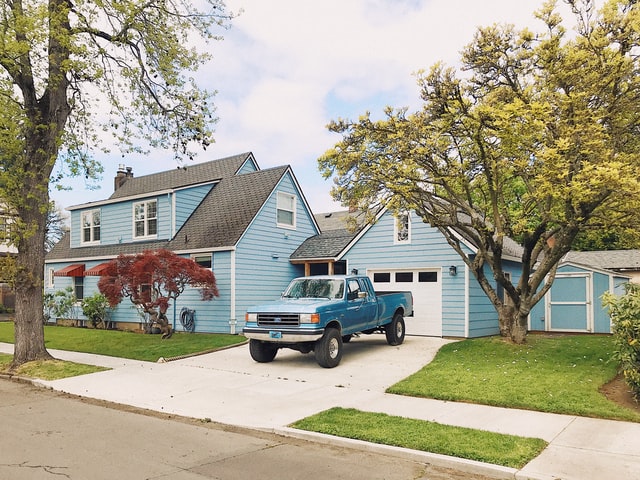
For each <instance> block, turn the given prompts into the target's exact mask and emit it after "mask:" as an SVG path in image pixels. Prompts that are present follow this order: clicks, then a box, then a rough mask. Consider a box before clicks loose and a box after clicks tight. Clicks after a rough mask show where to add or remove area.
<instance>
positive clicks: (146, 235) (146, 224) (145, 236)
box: [131, 199, 159, 240]
mask: <svg viewBox="0 0 640 480" xmlns="http://www.w3.org/2000/svg"><path fill="white" fill-rule="evenodd" d="M150 203H155V204H156V216H155V220H156V233H154V234H151V235H149V217H148V214H147V211H148V207H147V206H148V205H149V204H150ZM138 205H144V221H143V222H144V234H143V235H139V236H136V207H137V206H138ZM131 220H132V232H131V236H132V238H133V239H134V240H146V239H149V238H158V227H159V222H158V200H157V199H153V200H144V201H142V202H135V203H134V204H133V208H132V218H131Z"/></svg>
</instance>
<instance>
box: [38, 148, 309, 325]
mask: <svg viewBox="0 0 640 480" xmlns="http://www.w3.org/2000/svg"><path fill="white" fill-rule="evenodd" d="M69 210H70V211H71V228H70V231H69V232H68V233H67V234H66V235H65V236H64V237H63V239H62V240H61V241H60V242H59V243H58V244H57V245H56V246H55V247H54V248H53V249H52V250H51V252H49V253H48V254H47V257H46V261H45V292H54V291H56V290H60V289H65V288H67V287H72V288H73V289H74V291H75V294H76V297H77V298H78V299H82V298H84V297H88V296H91V295H93V294H94V293H96V292H97V291H98V289H97V283H98V279H99V276H100V272H101V270H102V269H103V268H104V266H105V264H106V263H107V262H108V261H109V260H111V259H113V258H115V257H116V256H118V255H119V254H133V253H139V252H142V251H144V250H157V249H161V248H166V249H169V250H172V251H174V252H176V253H178V254H179V255H182V256H185V257H190V258H192V259H194V260H195V261H196V262H198V263H199V264H201V265H202V266H206V267H207V268H212V270H213V272H214V274H215V277H216V281H217V285H218V289H219V291H220V296H219V297H218V298H215V299H214V300H212V301H207V302H205V301H201V300H200V298H199V294H198V291H197V290H195V289H194V290H187V291H185V292H184V293H183V294H182V295H181V296H180V297H179V298H178V299H177V302H176V304H175V305H174V306H173V312H172V311H171V310H170V311H169V312H168V316H169V318H170V320H171V314H173V322H174V325H175V326H177V327H178V328H177V330H180V324H179V322H177V320H178V317H179V312H180V310H181V309H182V308H183V307H186V308H189V309H192V310H195V311H196V314H195V329H196V331H198V332H230V333H237V332H239V331H240V330H241V327H242V324H243V323H244V313H245V311H246V309H247V307H249V306H250V305H253V304H255V303H256V302H262V301H267V300H271V299H273V298H275V297H277V296H278V295H279V294H280V293H281V292H282V290H283V289H284V288H285V287H286V285H287V284H288V282H289V280H290V279H291V278H293V277H295V276H298V275H302V274H303V273H304V271H303V268H302V267H301V266H299V265H294V264H292V263H290V262H289V256H290V255H291V253H293V251H294V250H295V249H296V248H298V246H299V245H300V244H301V243H302V242H303V241H304V240H305V239H307V238H309V237H310V236H313V235H316V234H318V233H319V232H320V230H319V228H318V225H317V223H316V222H315V220H314V217H313V215H312V214H311V210H310V208H309V205H308V204H307V201H306V200H305V197H304V195H303V194H302V192H301V190H300V186H299V185H298V182H297V180H296V178H295V176H294V174H293V172H292V170H291V168H290V167H289V166H281V167H276V168H270V169H266V170H261V169H260V168H259V166H258V164H257V162H256V161H255V159H254V157H253V154H251V153H244V154H241V155H236V156H232V157H228V158H223V159H219V160H214V161H211V162H205V163H201V164H194V165H189V166H187V167H185V168H179V169H174V170H171V171H166V172H160V173H157V174H152V175H146V176H142V177H134V175H133V172H132V171H131V169H130V168H125V167H124V166H121V167H120V168H119V170H118V173H117V175H116V178H115V182H114V193H113V194H112V195H111V196H110V197H109V198H108V199H106V200H103V201H98V202H92V203H86V204H82V205H76V206H74V207H71V208H69ZM76 315H77V317H78V318H79V319H80V320H82V319H83V317H82V315H81V313H80V312H76ZM111 319H112V321H114V322H115V323H116V324H117V326H118V327H119V328H123V329H126V328H129V329H137V328H139V326H140V323H141V318H140V315H139V313H138V311H137V310H136V309H135V308H134V307H133V305H132V304H131V303H130V302H129V301H128V300H127V299H124V300H123V301H122V303H121V304H120V305H118V307H117V308H116V309H115V311H114V312H113V314H112V318H111Z"/></svg>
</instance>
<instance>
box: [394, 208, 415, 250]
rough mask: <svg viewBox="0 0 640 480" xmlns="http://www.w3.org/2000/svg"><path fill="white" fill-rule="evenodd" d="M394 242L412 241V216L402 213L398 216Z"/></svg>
mask: <svg viewBox="0 0 640 480" xmlns="http://www.w3.org/2000/svg"><path fill="white" fill-rule="evenodd" d="M393 235H394V236H393V243H411V217H410V216H409V214H408V213H401V214H399V215H398V216H397V217H396V222H395V228H394V233H393Z"/></svg>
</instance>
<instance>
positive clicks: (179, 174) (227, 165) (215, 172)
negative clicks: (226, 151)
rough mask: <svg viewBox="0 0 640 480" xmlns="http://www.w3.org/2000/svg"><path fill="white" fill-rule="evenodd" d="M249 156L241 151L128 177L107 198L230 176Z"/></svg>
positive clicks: (184, 185) (140, 193) (128, 195)
mask: <svg viewBox="0 0 640 480" xmlns="http://www.w3.org/2000/svg"><path fill="white" fill-rule="evenodd" d="M251 156H252V155H251V153H250V152H247V153H241V154H239V155H234V156H232V157H226V158H221V159H219V160H213V161H210V162H204V163H196V164H193V165H191V164H189V165H186V168H176V169H175V170H167V171H165V172H159V173H152V174H150V175H143V176H142V177H132V178H128V179H127V181H126V182H124V184H123V185H122V186H121V187H120V188H118V189H117V190H116V191H115V192H113V194H112V195H111V196H110V197H109V199H110V200H111V199H117V198H124V197H130V196H133V195H142V194H145V193H153V192H158V191H161V190H167V189H171V188H180V187H186V186H188V185H195V184H198V183H204V182H210V181H213V180H220V179H222V178H227V177H231V176H233V175H235V174H236V172H237V171H238V170H239V169H240V167H242V165H244V163H245V162H246V161H247V159H248V158H250V157H251Z"/></svg>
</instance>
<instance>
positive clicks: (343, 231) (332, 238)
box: [291, 210, 364, 260]
mask: <svg viewBox="0 0 640 480" xmlns="http://www.w3.org/2000/svg"><path fill="white" fill-rule="evenodd" d="M314 217H315V219H316V223H317V224H318V226H319V227H320V231H321V232H322V233H320V234H319V235H315V236H313V237H310V238H308V239H306V240H305V241H304V242H303V243H302V245H300V246H299V247H298V248H297V249H296V250H295V251H294V252H293V253H292V254H291V260H311V259H329V258H336V257H337V256H338V255H339V254H340V253H341V252H342V251H343V250H344V249H345V247H346V246H347V245H349V243H350V242H351V240H353V239H354V238H355V236H356V235H357V234H358V233H359V232H360V230H361V229H362V226H363V223H364V216H363V215H361V214H359V213H351V212H349V211H346V210H345V211H340V212H329V213H319V214H317V215H314ZM349 218H355V219H356V222H357V224H358V225H359V227H358V228H357V229H356V230H355V231H352V230H350V229H349V228H348V226H349V223H348V219H349Z"/></svg>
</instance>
